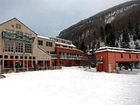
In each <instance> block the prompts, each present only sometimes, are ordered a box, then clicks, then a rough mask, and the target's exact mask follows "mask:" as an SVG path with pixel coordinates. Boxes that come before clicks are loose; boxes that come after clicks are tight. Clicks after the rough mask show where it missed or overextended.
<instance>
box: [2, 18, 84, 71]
mask: <svg viewBox="0 0 140 105" xmlns="http://www.w3.org/2000/svg"><path fill="white" fill-rule="evenodd" d="M84 62H85V60H84V53H83V52H82V51H81V50H78V49H76V47H75V46H74V45H73V44H72V41H69V40H64V39H60V38H51V37H44V36H40V35H38V34H37V33H35V32H34V31H33V30H31V29H30V28H28V27H27V26H26V25H24V24H23V23H22V22H20V21H19V20H18V19H16V18H13V19H11V20H8V21H6V22H4V23H2V24H0V72H1V73H5V72H12V71H15V72H16V70H18V71H28V70H38V69H52V68H60V67H61V66H79V65H84Z"/></svg>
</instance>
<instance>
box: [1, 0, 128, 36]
mask: <svg viewBox="0 0 140 105" xmlns="http://www.w3.org/2000/svg"><path fill="white" fill-rule="evenodd" d="M125 1H128V0H2V1H1V3H0V7H1V9H0V13H1V16H0V22H3V21H6V20H7V19H10V18H13V17H17V18H18V19H19V20H21V21H22V22H23V23H25V24H26V25H27V26H29V27H30V28H31V29H33V30H34V31H35V32H37V33H39V34H42V35H46V34H47V35H53V36H56V35H58V34H59V32H60V31H62V30H63V29H65V28H67V27H69V26H71V25H72V24H75V23H76V22H78V21H80V20H82V19H85V18H88V17H90V16H92V15H94V14H96V13H98V12H100V11H102V10H105V9H107V8H110V7H112V6H114V5H117V4H120V3H123V2H125Z"/></svg>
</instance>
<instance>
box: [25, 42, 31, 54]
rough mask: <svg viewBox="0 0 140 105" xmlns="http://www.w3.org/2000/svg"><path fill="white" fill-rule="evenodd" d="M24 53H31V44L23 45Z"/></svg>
mask: <svg viewBox="0 0 140 105" xmlns="http://www.w3.org/2000/svg"><path fill="white" fill-rule="evenodd" d="M25 53H32V44H30V43H26V44H25Z"/></svg>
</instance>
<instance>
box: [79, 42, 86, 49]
mask: <svg viewBox="0 0 140 105" xmlns="http://www.w3.org/2000/svg"><path fill="white" fill-rule="evenodd" d="M86 49H87V48H86V46H85V42H84V41H82V43H81V44H80V50H82V51H86Z"/></svg>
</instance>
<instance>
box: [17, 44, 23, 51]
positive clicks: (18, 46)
mask: <svg viewBox="0 0 140 105" xmlns="http://www.w3.org/2000/svg"><path fill="white" fill-rule="evenodd" d="M15 47H16V49H15V50H16V52H23V43H21V42H16V43H15Z"/></svg>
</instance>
